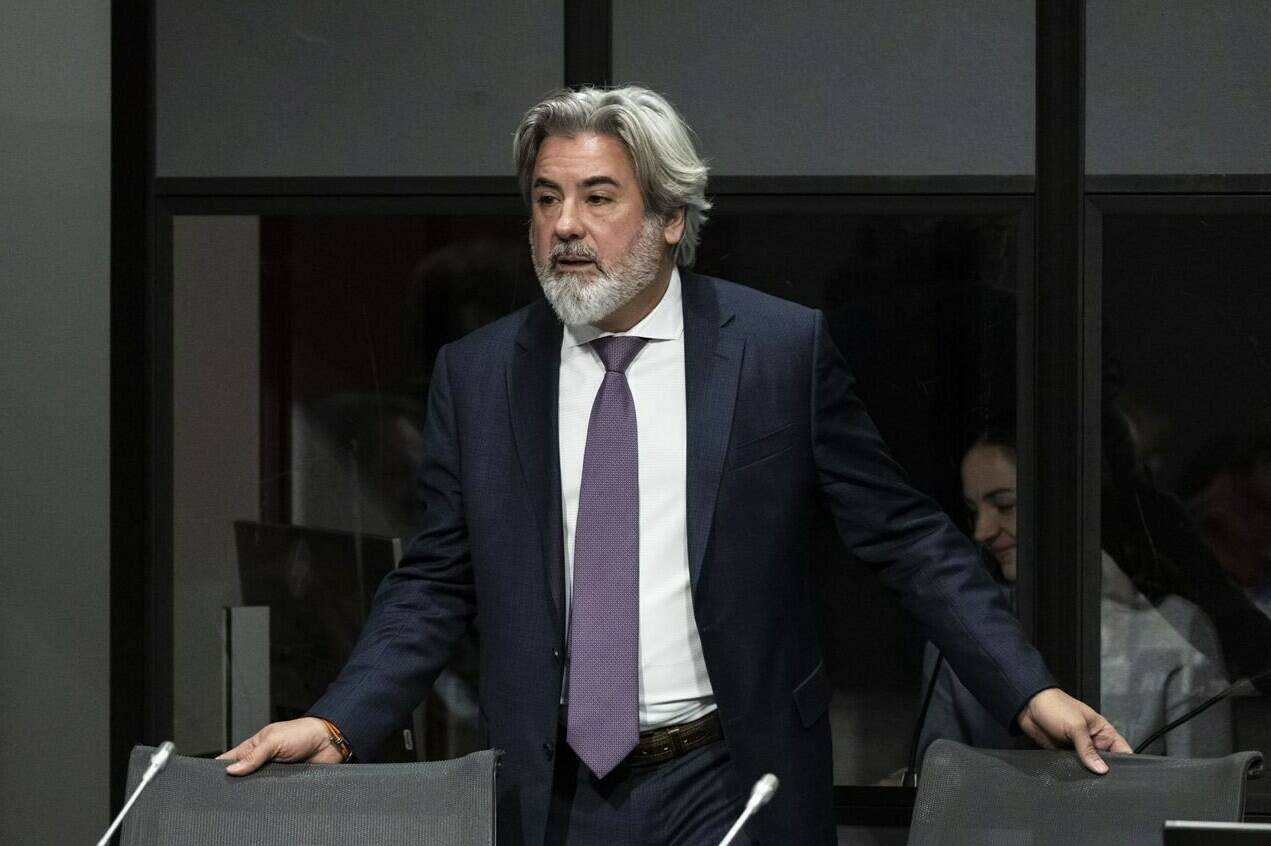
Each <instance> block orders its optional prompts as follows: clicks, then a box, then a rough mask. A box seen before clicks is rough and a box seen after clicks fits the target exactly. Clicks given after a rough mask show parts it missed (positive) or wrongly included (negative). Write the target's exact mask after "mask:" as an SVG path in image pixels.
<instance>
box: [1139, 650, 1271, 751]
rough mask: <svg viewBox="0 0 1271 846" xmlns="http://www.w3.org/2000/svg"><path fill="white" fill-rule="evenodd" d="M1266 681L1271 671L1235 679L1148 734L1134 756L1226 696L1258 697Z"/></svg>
mask: <svg viewBox="0 0 1271 846" xmlns="http://www.w3.org/2000/svg"><path fill="white" fill-rule="evenodd" d="M1267 679H1271V669H1266V670H1263V671H1262V672H1260V673H1257V674H1255V675H1253V676H1248V677H1246V678H1243V679H1237V680H1236V681H1235V682H1233V683H1232V684H1230V685H1228V686H1227V687H1226V688H1225V689H1223V690H1222V691H1220V692H1218V693H1216V694H1214V695H1213V696H1211V697H1209V698H1208V699H1206V700H1205V701H1204V702H1202V703H1200V704H1199V705H1197V706H1196V707H1195V708H1193V709H1191V710H1190V711H1188V712H1187V713H1186V714H1184V715H1183V716H1181V717H1179V718H1178V719H1175V720H1170V721H1169V722H1168V723H1166V724H1165V725H1163V726H1161V727H1160V728H1158V729H1157V730H1156V731H1154V732H1152V733H1151V734H1149V735H1148V736H1147V740H1144V741H1143V742H1142V743H1140V744H1139V745H1138V746H1136V747H1134V754H1136V755H1137V754H1139V753H1141V752H1142V751H1143V750H1144V749H1146V748H1148V747H1149V746H1151V745H1152V744H1153V743H1155V742H1156V741H1158V740H1160V739H1161V738H1162V737H1164V736H1165V735H1167V734H1169V733H1170V732H1171V731H1173V730H1174V729H1176V728H1178V727H1179V726H1181V725H1182V724H1183V723H1185V722H1187V721H1188V720H1190V719H1192V718H1193V717H1198V716H1200V715H1201V714H1203V713H1204V712H1205V711H1208V710H1209V709H1210V708H1212V707H1213V706H1215V705H1217V704H1218V703H1219V702H1221V701H1223V700H1224V699H1226V698H1227V697H1228V696H1231V695H1233V694H1235V693H1239V694H1240V695H1242V696H1256V695H1258V693H1259V692H1260V691H1261V685H1262V683H1263V682H1265V681H1267Z"/></svg>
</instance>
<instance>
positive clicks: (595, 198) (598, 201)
mask: <svg viewBox="0 0 1271 846" xmlns="http://www.w3.org/2000/svg"><path fill="white" fill-rule="evenodd" d="M610 199H611V198H609V197H606V196H605V195H604V194H592V195H591V196H590V197H588V198H587V202H589V203H591V204H592V205H593V206H600V205H604V204H605V203H608V202H610Z"/></svg>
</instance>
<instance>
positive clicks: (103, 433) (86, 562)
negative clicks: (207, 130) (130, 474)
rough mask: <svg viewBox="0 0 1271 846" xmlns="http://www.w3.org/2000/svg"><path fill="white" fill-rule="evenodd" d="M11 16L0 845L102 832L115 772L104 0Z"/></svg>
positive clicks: (3, 31) (1, 223) (2, 363)
mask: <svg viewBox="0 0 1271 846" xmlns="http://www.w3.org/2000/svg"><path fill="white" fill-rule="evenodd" d="M0 15H2V17H3V20H4V24H3V25H2V26H0V230H2V231H3V235H2V236H0V397H2V399H0V407H2V408H3V410H0V443H3V444H4V457H3V458H0V567H2V568H3V574H4V578H3V588H2V589H0V691H3V692H2V693H0V748H2V749H3V750H4V757H5V763H4V764H3V765H2V766H0V843H33V842H38V843H93V842H96V840H97V838H98V837H99V836H100V833H101V830H102V829H104V828H105V825H106V822H107V811H108V805H109V801H108V791H109V783H110V781H109V765H108V761H107V756H108V752H109V747H108V740H107V739H108V737H109V734H110V732H109V729H110V709H109V700H110V686H109V685H110V677H109V671H110V653H109V648H110V637H109V587H110V511H109V507H110V506H109V503H110V485H109V473H110V459H109V454H110V429H109V419H110V405H109V403H110V393H109V392H110V373H109V361H110V357H109V352H110V4H109V3H106V2H103V0H70V2H66V3H41V2H35V0H21V2H15V3H6V4H5V8H4V11H3V13H0Z"/></svg>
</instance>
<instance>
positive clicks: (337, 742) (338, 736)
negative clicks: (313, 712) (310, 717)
mask: <svg viewBox="0 0 1271 846" xmlns="http://www.w3.org/2000/svg"><path fill="white" fill-rule="evenodd" d="M317 720H318V721H319V722H321V723H322V724H323V725H324V726H326V727H327V737H328V739H330V741H331V745H332V746H334V747H335V748H336V749H337V750H339V752H340V763H342V764H343V763H345V762H346V761H348V760H349V759H350V758H352V757H353V749H352V748H351V747H350V746H349V742H348V741H347V740H345V739H344V733H343V732H341V731H340V729H339V727H337V726H336V724H335V723H333V722H331V721H330V720H324V719H323V718H322V717H317Z"/></svg>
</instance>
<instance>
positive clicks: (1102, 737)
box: [1018, 687, 1134, 775]
mask: <svg viewBox="0 0 1271 846" xmlns="http://www.w3.org/2000/svg"><path fill="white" fill-rule="evenodd" d="M1018 719H1019V727H1020V728H1021V729H1022V730H1023V732H1024V734H1026V735H1028V736H1029V737H1030V738H1032V740H1033V742H1034V743H1036V744H1037V745H1038V746H1040V747H1042V748H1043V749H1057V748H1060V747H1067V746H1071V747H1072V748H1073V749H1074V750H1076V752H1077V757H1078V758H1080V759H1081V763H1082V764H1083V765H1084V766H1085V768H1086V769H1088V770H1090V772H1092V773H1097V774H1099V775H1103V774H1104V773H1106V772H1107V771H1108V765H1107V764H1106V763H1104V761H1103V759H1102V758H1100V757H1099V752H1098V750H1100V749H1103V750H1105V751H1108V752H1133V751H1134V750H1133V749H1131V748H1130V744H1128V743H1126V742H1125V738H1124V737H1122V736H1121V735H1120V733H1119V732H1118V731H1117V730H1116V729H1115V728H1113V727H1112V723H1110V722H1108V721H1107V720H1105V719H1104V718H1103V717H1102V716H1100V714H1099V713H1098V712H1097V711H1095V710H1094V709H1093V708H1091V707H1090V706H1089V705H1087V704H1086V703H1084V702H1082V701H1081V700H1079V699H1073V698H1072V697H1071V696H1069V695H1068V694H1066V693H1064V692H1063V691H1062V690H1060V689H1059V688H1057V687H1052V688H1049V689H1047V690H1043V691H1042V692H1040V693H1038V694H1036V695H1035V696H1034V697H1033V698H1032V699H1030V700H1028V704H1027V705H1025V706H1024V710H1022V711H1020V712H1019V718H1018Z"/></svg>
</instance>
